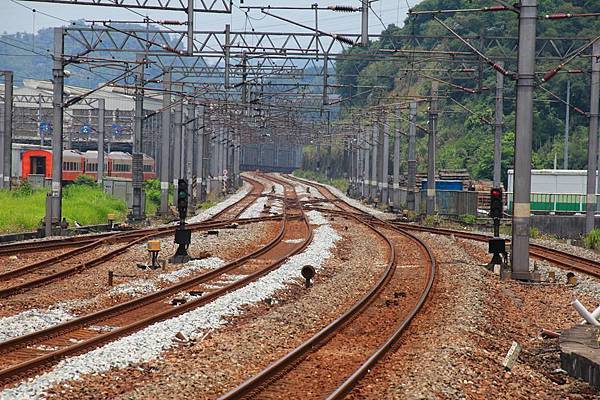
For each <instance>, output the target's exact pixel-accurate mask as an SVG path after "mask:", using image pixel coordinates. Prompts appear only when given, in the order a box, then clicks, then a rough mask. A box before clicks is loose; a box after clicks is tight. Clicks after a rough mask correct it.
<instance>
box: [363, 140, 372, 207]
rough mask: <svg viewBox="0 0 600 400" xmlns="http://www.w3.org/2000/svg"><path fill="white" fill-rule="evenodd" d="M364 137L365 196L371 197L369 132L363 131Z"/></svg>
mask: <svg viewBox="0 0 600 400" xmlns="http://www.w3.org/2000/svg"><path fill="white" fill-rule="evenodd" d="M363 135H364V146H365V149H364V167H365V171H364V174H363V182H364V183H363V188H364V190H363V196H365V197H367V198H368V197H369V196H370V195H371V160H370V158H371V143H370V142H371V140H370V138H369V132H368V130H366V129H365V130H364V131H363Z"/></svg>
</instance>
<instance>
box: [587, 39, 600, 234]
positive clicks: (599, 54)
mask: <svg viewBox="0 0 600 400" xmlns="http://www.w3.org/2000/svg"><path fill="white" fill-rule="evenodd" d="M599 58H600V42H596V43H594V45H593V47H592V79H591V88H590V96H591V97H590V122H589V134H588V171H587V190H586V194H587V196H586V199H587V201H586V211H585V232H586V233H589V232H590V231H591V230H592V229H594V227H595V221H594V218H595V214H596V179H597V178H596V168H597V157H598V108H599V101H600V99H599V96H600V59H599Z"/></svg>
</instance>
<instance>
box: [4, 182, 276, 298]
mask: <svg viewBox="0 0 600 400" xmlns="http://www.w3.org/2000/svg"><path fill="white" fill-rule="evenodd" d="M256 188H258V189H259V190H261V191H262V189H264V186H263V185H262V184H260V183H259V182H256V181H254V183H253V190H252V191H250V192H248V193H247V194H246V195H245V196H244V197H243V198H242V199H240V201H238V202H236V203H233V204H231V205H229V206H228V207H226V208H224V209H223V210H221V211H220V212H219V213H217V214H215V216H213V217H212V218H211V219H210V220H209V221H208V222H203V223H197V224H190V225H188V228H190V229H191V230H192V231H197V230H206V229H211V228H216V227H223V226H227V225H229V224H231V223H232V222H233V221H234V219H233V218H236V217H237V216H239V215H240V214H241V213H242V212H243V211H244V210H246V209H247V208H248V207H249V206H250V205H251V204H252V203H253V201H251V202H248V203H247V204H245V205H244V207H243V208H242V209H241V210H239V211H238V212H236V213H235V215H234V217H233V218H232V219H226V221H224V222H218V221H215V220H216V219H217V218H218V217H221V216H223V215H224V214H225V213H226V212H230V211H231V210H232V209H234V208H235V207H236V206H239V205H240V203H242V202H243V201H245V200H247V199H249V198H252V197H253V196H250V195H251V194H252V192H253V191H254V189H256ZM240 222H242V223H248V222H249V221H240ZM175 229H176V227H175V226H168V227H159V228H154V229H143V230H139V231H135V232H126V233H124V234H122V235H117V234H115V235H111V236H109V237H105V238H102V239H99V240H97V241H95V242H92V243H90V244H88V245H84V246H82V247H80V248H76V249H73V250H71V251H68V252H66V253H63V254H60V255H58V256H55V257H50V258H48V259H45V260H41V261H38V262H34V263H33V264H29V265H25V266H23V267H20V268H17V269H15V270H12V271H7V272H5V273H3V274H0V280H7V279H14V278H17V277H19V276H22V275H25V274H29V273H34V272H36V271H37V270H39V269H41V268H46V267H49V266H52V265H54V264H56V263H59V262H61V261H65V260H68V259H71V258H73V257H75V256H76V255H79V254H81V253H84V252H86V251H88V250H91V249H92V248H95V247H98V246H100V245H102V244H106V243H108V242H110V241H112V240H122V239H124V238H126V239H130V237H131V239H132V240H131V241H129V242H127V243H126V244H124V245H123V246H121V247H119V248H117V249H114V250H111V251H109V252H108V253H104V254H102V255H100V256H98V257H95V258H92V259H91V260H88V261H84V262H80V263H78V264H77V265H75V266H73V267H70V268H66V269H64V270H62V271H59V272H55V273H52V274H50V275H47V276H43V277H39V278H36V279H32V280H28V281H26V282H22V283H20V284H17V285H12V286H9V287H6V288H3V289H0V298H5V297H9V296H12V295H15V294H18V293H22V292H24V291H28V290H31V289H34V288H36V287H39V286H43V285H47V284H49V283H51V282H53V281H56V280H60V279H64V278H66V277H68V276H71V275H74V274H77V273H80V272H83V271H84V270H87V269H89V268H92V267H95V266H97V265H100V264H102V263H104V262H107V261H109V260H111V259H112V258H114V257H116V256H118V255H120V254H122V253H123V252H125V251H126V250H127V249H129V248H130V247H132V246H134V245H136V244H138V243H140V242H143V241H144V240H148V239H150V238H152V237H160V236H163V235H166V234H169V233H172V232H173V231H174V230H175ZM143 234H145V235H143ZM140 235H142V236H140Z"/></svg>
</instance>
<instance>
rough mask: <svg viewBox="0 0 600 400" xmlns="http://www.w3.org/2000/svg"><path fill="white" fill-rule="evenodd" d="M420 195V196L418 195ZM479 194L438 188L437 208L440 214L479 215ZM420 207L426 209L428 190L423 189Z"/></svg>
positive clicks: (436, 192)
mask: <svg viewBox="0 0 600 400" xmlns="http://www.w3.org/2000/svg"><path fill="white" fill-rule="evenodd" d="M417 197H418V196H417ZM478 197H479V194H478V193H477V192H473V191H467V190H436V191H435V208H436V212H437V213H438V214H440V215H465V214H469V215H477V205H478V201H479V200H478ZM420 200H421V201H420V204H419V208H420V209H421V210H422V211H424V209H425V207H426V204H427V192H425V191H421V196H420Z"/></svg>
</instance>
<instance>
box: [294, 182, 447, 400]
mask: <svg viewBox="0 0 600 400" xmlns="http://www.w3.org/2000/svg"><path fill="white" fill-rule="evenodd" d="M289 178H290V179H292V180H294V181H296V182H302V183H304V184H307V183H309V182H307V181H304V180H300V179H295V178H292V177H289ZM309 184H310V185H311V186H314V187H317V190H318V191H319V192H320V193H321V194H322V195H323V196H324V197H325V198H327V199H329V200H336V201H332V203H333V204H334V205H336V206H337V207H338V208H339V209H340V210H342V213H341V214H342V215H344V212H345V213H347V212H348V210H344V209H343V208H342V207H341V205H340V204H343V205H345V206H346V207H348V208H350V209H351V210H353V211H352V213H351V214H350V215H351V216H352V217H353V218H357V219H361V217H363V216H365V215H366V216H367V220H368V221H369V222H365V221H363V222H364V223H366V224H369V223H373V224H379V225H382V226H383V227H385V228H388V229H392V230H395V231H397V232H398V233H401V234H403V235H405V236H407V237H409V238H410V239H411V240H413V241H414V242H416V243H417V245H418V246H419V247H421V249H422V250H424V251H425V253H426V254H427V258H428V259H429V260H428V265H429V268H427V278H426V281H427V283H426V285H425V288H424V289H423V291H422V292H421V295H420V296H419V299H418V301H417V303H416V304H415V306H414V307H413V308H412V309H411V310H410V312H409V313H408V315H407V316H406V317H405V318H404V319H403V320H402V321H401V323H400V324H399V325H398V326H397V327H396V328H395V329H394V331H393V332H392V334H391V335H389V337H388V338H387V340H386V341H385V342H384V343H383V344H382V345H381V346H380V347H378V348H377V350H376V351H375V352H374V353H373V354H372V355H371V356H370V357H369V358H368V359H367V360H366V361H365V362H363V363H362V364H361V365H360V366H359V367H358V368H357V369H356V370H355V371H354V373H352V375H350V376H349V377H348V378H347V379H345V380H344V381H343V382H342V383H341V384H340V385H339V386H338V387H337V388H336V389H335V390H334V391H333V392H332V393H331V394H329V395H328V396H327V400H337V399H342V398H344V397H345V396H346V395H347V394H348V393H349V392H350V391H352V389H353V388H354V387H355V386H356V385H357V384H358V383H359V381H360V380H361V379H362V378H363V377H364V376H365V375H366V374H367V373H368V372H369V371H371V370H372V369H373V368H374V366H375V365H376V364H377V362H378V361H379V360H381V359H382V358H384V357H385V356H386V355H387V353H388V352H389V351H391V350H392V349H393V347H394V345H395V344H396V343H397V342H398V340H399V339H400V337H401V336H402V334H403V333H404V331H405V330H406V328H407V327H408V326H409V324H410V323H411V322H412V320H413V319H414V317H415V316H416V315H417V313H418V312H419V311H420V310H421V308H422V307H423V305H424V304H425V302H426V301H427V298H428V297H429V294H430V293H431V289H432V288H433V284H434V281H435V277H436V271H437V265H436V260H435V256H434V255H433V253H432V251H431V249H430V248H429V247H428V246H427V245H426V244H425V242H424V241H423V240H421V239H420V238H418V237H416V236H415V235H413V234H411V233H409V232H407V231H406V230H404V229H401V228H399V227H397V226H394V225H392V224H390V223H389V222H387V221H384V220H381V219H379V218H376V217H375V216H372V215H370V214H367V213H366V212H364V211H362V210H360V209H359V208H358V207H355V206H353V205H351V204H349V203H347V202H346V201H344V200H342V199H339V198H337V196H335V195H333V193H332V192H331V191H330V190H329V189H327V188H326V187H325V186H323V185H320V184H314V183H312V182H310V183H309ZM325 191H326V192H327V193H328V194H329V195H328V194H327V193H324V192H325ZM330 211H331V210H330ZM356 211H358V212H356Z"/></svg>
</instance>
